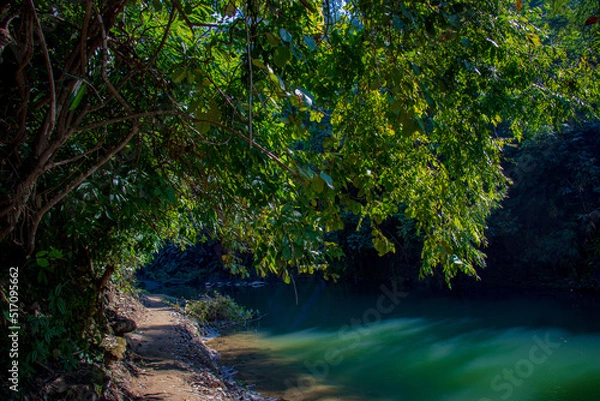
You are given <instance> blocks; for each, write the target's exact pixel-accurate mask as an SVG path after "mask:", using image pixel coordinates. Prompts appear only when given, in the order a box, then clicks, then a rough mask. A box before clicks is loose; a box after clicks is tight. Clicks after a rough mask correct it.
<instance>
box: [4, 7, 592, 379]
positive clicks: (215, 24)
mask: <svg viewBox="0 0 600 401" xmlns="http://www.w3.org/2000/svg"><path fill="white" fill-rule="evenodd" d="M596 7H597V3H596V2H595V1H571V2H568V1H564V0H560V1H559V0H555V1H548V2H532V4H531V5H530V4H524V2H522V1H515V2H499V1H492V0H488V1H478V2H470V1H459V0H456V1H448V2H445V1H421V0H419V1H403V2H399V1H384V0H381V1H349V2H342V1H336V0H330V1H325V2H323V3H321V2H317V1H314V0H301V1H297V2H291V3H290V2H280V1H273V0H249V1H246V2H243V1H240V0H230V1H220V0H215V1H188V0H135V1H128V0H85V1H72V2H65V1H55V0H39V1H33V0H11V1H3V2H2V3H0V21H2V25H3V26H2V29H0V35H2V36H0V52H1V53H0V56H1V57H2V59H1V60H0V77H2V78H1V80H0V110H1V112H0V113H1V114H0V133H1V135H2V137H1V138H2V139H1V146H0V154H1V159H0V169H1V171H2V173H1V175H0V241H1V242H0V251H1V253H0V255H1V256H0V259H1V262H2V270H3V272H5V273H4V274H6V273H7V272H8V268H9V266H18V267H19V305H20V310H19V312H20V313H19V319H20V323H21V324H22V327H23V330H22V340H21V341H22V345H23V348H22V349H21V350H20V355H21V361H22V364H21V373H22V375H23V377H27V376H29V375H32V374H34V372H35V370H36V369H39V368H40V366H45V365H44V364H48V363H59V362H60V363H62V364H63V365H66V366H74V365H75V364H76V363H78V362H79V361H80V360H88V361H93V360H96V358H99V356H98V354H97V353H96V352H95V351H94V350H95V349H96V348H95V346H96V345H97V344H98V342H99V340H100V338H101V335H100V333H101V332H102V330H104V325H105V322H104V318H103V315H102V305H103V297H102V291H103V289H104V288H105V286H106V284H107V282H108V280H109V279H111V278H112V280H113V281H114V282H116V283H119V282H120V283H126V282H127V280H128V278H129V277H130V275H131V273H132V272H133V270H134V269H135V268H136V266H138V265H139V264H141V263H144V262H146V261H147V260H148V257H149V255H151V253H152V252H153V251H155V250H156V249H158V248H159V247H160V246H161V244H162V243H163V241H164V240H167V239H168V240H171V241H173V242H175V243H177V244H179V245H184V244H189V243H196V242H198V241H209V240H215V239H218V240H219V241H220V243H221V244H222V247H223V248H222V249H223V251H222V254H221V255H220V256H221V260H222V261H223V262H224V264H225V265H226V267H227V268H228V269H229V270H230V271H231V272H233V273H242V274H244V273H246V272H247V267H246V266H247V265H248V264H247V263H243V262H244V261H247V260H248V258H249V256H248V255H251V258H252V263H251V265H252V267H253V268H254V269H256V271H257V272H258V273H259V274H268V273H273V274H275V275H278V276H280V277H282V278H283V279H284V280H286V281H289V280H290V275H292V274H295V273H298V272H302V273H312V272H314V271H317V270H325V271H326V268H327V266H328V264H329V263H330V262H331V260H334V259H335V258H339V257H341V256H342V255H343V249H344V247H343V246H342V247H340V243H339V242H340V241H337V240H336V235H337V233H339V231H340V230H342V229H343V228H344V227H346V229H347V227H351V228H352V230H353V232H356V233H358V234H357V235H359V234H360V235H363V237H364V238H368V239H369V241H370V243H371V244H372V246H373V247H374V249H375V251H376V252H377V253H378V254H380V255H383V254H386V253H389V252H393V251H394V250H395V249H396V246H397V244H396V243H395V242H397V241H394V238H393V235H394V234H393V233H392V232H391V231H390V230H389V229H388V227H390V224H391V223H390V222H391V221H393V220H390V219H391V218H394V219H396V221H400V222H402V224H401V226H402V227H403V228H404V229H405V231H406V230H408V231H406V232H409V231H410V232H411V233H414V234H411V235H415V236H417V237H418V239H419V244H420V246H421V249H420V251H419V254H420V257H421V260H422V264H421V270H420V271H421V273H422V274H424V275H427V274H432V273H433V272H434V271H435V270H436V269H439V270H440V273H441V275H442V276H443V277H444V278H445V279H446V280H450V279H451V278H453V277H454V276H456V275H457V274H458V273H460V272H462V273H465V274H467V275H471V276H476V275H477V274H478V273H477V267H478V266H483V265H484V254H483V253H482V247H483V246H485V244H486V242H487V240H486V237H485V233H484V230H485V228H486V219H487V218H488V217H489V215H490V213H491V212H492V209H494V208H495V207H496V206H498V204H499V202H500V200H501V199H502V198H503V197H504V195H505V193H506V190H507V186H508V184H509V179H508V178H507V177H506V176H505V175H504V173H503V170H502V166H501V162H502V155H503V150H504V148H505V146H506V145H507V144H514V143H515V141H519V140H521V139H523V137H524V136H528V135H533V134H535V133H538V132H542V131H549V130H550V131H552V130H555V129H559V128H560V124H561V123H564V122H570V123H575V122H576V121H581V120H586V119H590V118H595V111H596V100H597V96H598V93H599V90H598V82H600V81H599V80H598V77H597V76H596V75H597V74H598V73H597V70H596V68H595V66H596V64H597V62H598V60H597V56H596V50H597V45H598V41H597V39H598V36H597V33H598V24H597V19H594V18H589V17H595V14H594V12H595V11H596ZM584 25H585V26H584ZM592 181H593V180H592ZM592 181H590V182H592ZM586 185H587V184H586ZM586 191H587V190H586ZM593 191H594V190H592V192H589V193H590V194H592V193H594V192H593ZM586 193H587V192H586ZM593 196H595V195H593ZM593 202H597V197H596V198H594V200H593ZM597 207H598V205H597V203H596V204H590V205H589V207H588V206H586V210H589V213H592V211H593V210H594V208H597ZM345 222H346V223H347V225H346V226H345V225H344V223H345ZM594 224H595V223H594ZM363 237H361V238H363ZM346 238H347V236H346ZM397 243H399V242H397ZM355 244H358V243H355ZM342 245H343V244H342ZM346 249H349V248H347V247H346ZM5 277H6V276H3V277H2V290H3V308H5V309H8V308H9V307H8V302H7V300H8V298H9V296H8V294H7V292H6V291H7V288H8V286H7V285H6V283H8V280H7V279H6V278H5ZM3 324H4V325H6V322H3ZM3 327H4V326H3ZM68 340H72V341H68ZM3 349H4V348H3Z"/></svg>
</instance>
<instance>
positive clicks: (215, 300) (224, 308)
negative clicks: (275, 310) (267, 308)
mask: <svg viewBox="0 0 600 401" xmlns="http://www.w3.org/2000/svg"><path fill="white" fill-rule="evenodd" d="M184 311H185V313H186V314H188V315H190V316H192V317H193V318H195V319H196V320H198V322H199V323H200V324H203V325H208V326H226V325H231V324H244V323H246V322H247V321H249V320H251V319H253V318H254V317H256V315H257V312H255V311H252V310H248V309H246V308H245V307H243V306H241V305H238V304H237V303H236V302H235V301H234V300H233V299H232V298H231V297H230V296H229V295H221V294H219V293H218V292H217V291H215V292H214V293H213V294H212V295H205V296H204V297H203V298H202V299H200V300H197V301H187V302H186V304H185V310H184Z"/></svg>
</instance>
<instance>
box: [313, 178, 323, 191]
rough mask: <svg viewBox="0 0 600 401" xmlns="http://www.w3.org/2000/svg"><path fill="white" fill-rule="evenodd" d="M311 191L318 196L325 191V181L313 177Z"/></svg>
mask: <svg viewBox="0 0 600 401" xmlns="http://www.w3.org/2000/svg"><path fill="white" fill-rule="evenodd" d="M311 185H312V189H313V191H315V192H316V193H318V194H320V193H321V192H323V190H324V189H325V181H323V179H322V178H321V177H318V176H315V177H313V179H312V183H311Z"/></svg>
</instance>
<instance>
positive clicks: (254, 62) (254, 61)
mask: <svg viewBox="0 0 600 401" xmlns="http://www.w3.org/2000/svg"><path fill="white" fill-rule="evenodd" d="M252 65H254V66H256V67H258V68H262V69H263V70H266V69H267V66H266V65H265V63H263V61H262V60H261V59H259V58H253V59H252Z"/></svg>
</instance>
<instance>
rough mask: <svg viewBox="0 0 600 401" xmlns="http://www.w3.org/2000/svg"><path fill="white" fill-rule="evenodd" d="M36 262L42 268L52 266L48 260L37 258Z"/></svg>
mask: <svg viewBox="0 0 600 401" xmlns="http://www.w3.org/2000/svg"><path fill="white" fill-rule="evenodd" d="M36 262H37V264H38V266H40V267H48V266H50V262H48V259H46V258H37V259H36Z"/></svg>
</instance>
